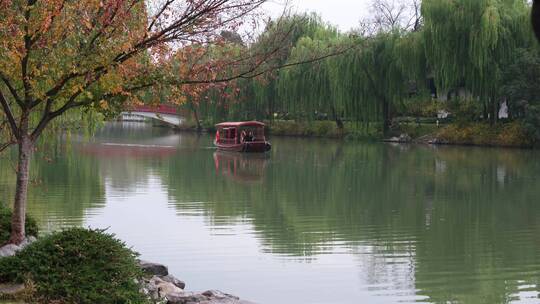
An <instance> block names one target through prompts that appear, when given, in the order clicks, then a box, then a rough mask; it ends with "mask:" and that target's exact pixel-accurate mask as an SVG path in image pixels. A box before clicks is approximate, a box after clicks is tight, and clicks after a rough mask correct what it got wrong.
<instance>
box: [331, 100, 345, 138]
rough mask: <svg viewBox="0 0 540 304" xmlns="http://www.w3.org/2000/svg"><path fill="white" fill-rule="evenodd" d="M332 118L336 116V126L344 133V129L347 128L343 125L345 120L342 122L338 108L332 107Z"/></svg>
mask: <svg viewBox="0 0 540 304" xmlns="http://www.w3.org/2000/svg"><path fill="white" fill-rule="evenodd" d="M332 116H334V121H335V122H336V126H337V128H338V129H339V131H340V132H341V131H343V128H345V125H344V124H343V120H341V118H340V115H339V114H338V113H337V111H336V108H335V107H334V106H332Z"/></svg>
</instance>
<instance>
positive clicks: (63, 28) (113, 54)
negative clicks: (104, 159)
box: [0, 0, 289, 244]
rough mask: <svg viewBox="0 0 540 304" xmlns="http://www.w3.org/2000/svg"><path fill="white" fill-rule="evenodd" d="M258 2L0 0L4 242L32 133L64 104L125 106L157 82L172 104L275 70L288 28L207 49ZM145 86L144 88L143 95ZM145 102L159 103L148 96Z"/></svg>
mask: <svg viewBox="0 0 540 304" xmlns="http://www.w3.org/2000/svg"><path fill="white" fill-rule="evenodd" d="M264 2H266V0H158V1H147V2H145V1H143V0H79V1H70V0H0V105H1V107H0V108H1V111H0V134H3V136H2V137H1V138H3V139H7V140H5V142H4V143H2V144H0V151H1V150H4V149H6V148H7V147H9V146H11V145H17V146H18V160H17V162H18V165H17V167H16V169H17V170H16V171H17V172H16V174H17V179H16V191H15V192H16V193H15V200H14V204H13V218H12V232H11V238H10V240H9V243H13V244H19V243H21V242H22V241H23V240H24V238H25V231H24V223H25V212H26V201H27V189H28V181H29V170H30V168H29V164H30V159H31V157H32V153H33V151H34V149H35V143H36V140H37V139H38V138H39V137H40V135H41V134H42V133H43V132H44V130H46V129H47V128H48V127H50V125H51V123H54V122H55V121H58V118H59V117H62V116H64V115H65V114H66V113H68V112H69V111H70V110H71V109H76V108H85V107H87V108H90V109H92V108H94V109H102V108H109V106H114V107H117V108H123V107H126V106H127V105H128V104H129V103H138V102H141V92H144V93H145V94H146V96H148V95H150V96H159V95H160V94H159V93H160V90H164V89H167V90H169V92H173V93H175V95H174V96H176V98H173V99H172V100H171V101H173V102H174V101H176V102H178V103H181V102H182V100H184V99H185V98H187V97H186V96H190V94H191V95H196V93H197V92H189V90H190V88H199V89H200V85H203V86H204V85H210V84H223V83H225V82H228V81H231V80H234V79H238V78H249V77H255V76H257V75H261V74H262V73H265V72H266V71H269V70H272V69H275V68H276V67H275V66H269V65H268V64H266V63H268V62H270V61H271V58H273V56H275V55H276V54H279V52H280V48H281V45H282V44H283V43H282V42H283V41H284V39H286V38H285V37H286V36H287V35H288V34H289V33H288V32H287V31H284V32H283V33H282V35H276V37H275V38H274V40H273V41H271V43H269V44H268V47H266V48H264V49H258V50H257V49H255V50H250V51H249V52H238V50H237V49H235V48H223V49H224V50H228V51H227V52H229V53H228V54H227V56H223V54H221V56H217V57H216V56H212V53H214V52H216V47H220V46H223V45H224V44H226V43H227V41H226V39H223V35H220V34H221V33H223V32H224V31H225V32H230V33H235V32H237V31H238V30H243V29H245V28H246V27H251V26H254V25H255V24H256V23H257V22H256V20H260V19H258V18H257V17H258V16H257V15H258V14H259V8H260V6H261V5H262V4H263V3H264ZM229 36H230V35H229ZM148 92H150V93H151V94H148ZM152 102H155V103H159V102H160V100H158V99H156V100H154V101H152Z"/></svg>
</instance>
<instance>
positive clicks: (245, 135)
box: [240, 130, 247, 143]
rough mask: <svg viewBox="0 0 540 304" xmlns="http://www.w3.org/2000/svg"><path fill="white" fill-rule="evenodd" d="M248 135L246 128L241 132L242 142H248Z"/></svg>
mask: <svg viewBox="0 0 540 304" xmlns="http://www.w3.org/2000/svg"><path fill="white" fill-rule="evenodd" d="M246 137H247V133H246V130H242V132H240V142H242V143H244V142H246Z"/></svg>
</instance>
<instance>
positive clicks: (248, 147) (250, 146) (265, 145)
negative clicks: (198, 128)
mask: <svg viewBox="0 0 540 304" xmlns="http://www.w3.org/2000/svg"><path fill="white" fill-rule="evenodd" d="M214 145H215V146H216V147H217V149H218V150H221V151H230V152H245V153H264V152H268V151H270V149H272V146H271V145H270V143H269V142H265V141H262V142H246V143H242V144H233V145H226V144H220V143H216V142H214Z"/></svg>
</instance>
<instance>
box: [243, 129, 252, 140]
mask: <svg viewBox="0 0 540 304" xmlns="http://www.w3.org/2000/svg"><path fill="white" fill-rule="evenodd" d="M253 139H254V137H253V131H249V133H248V134H247V135H246V137H244V141H253Z"/></svg>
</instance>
